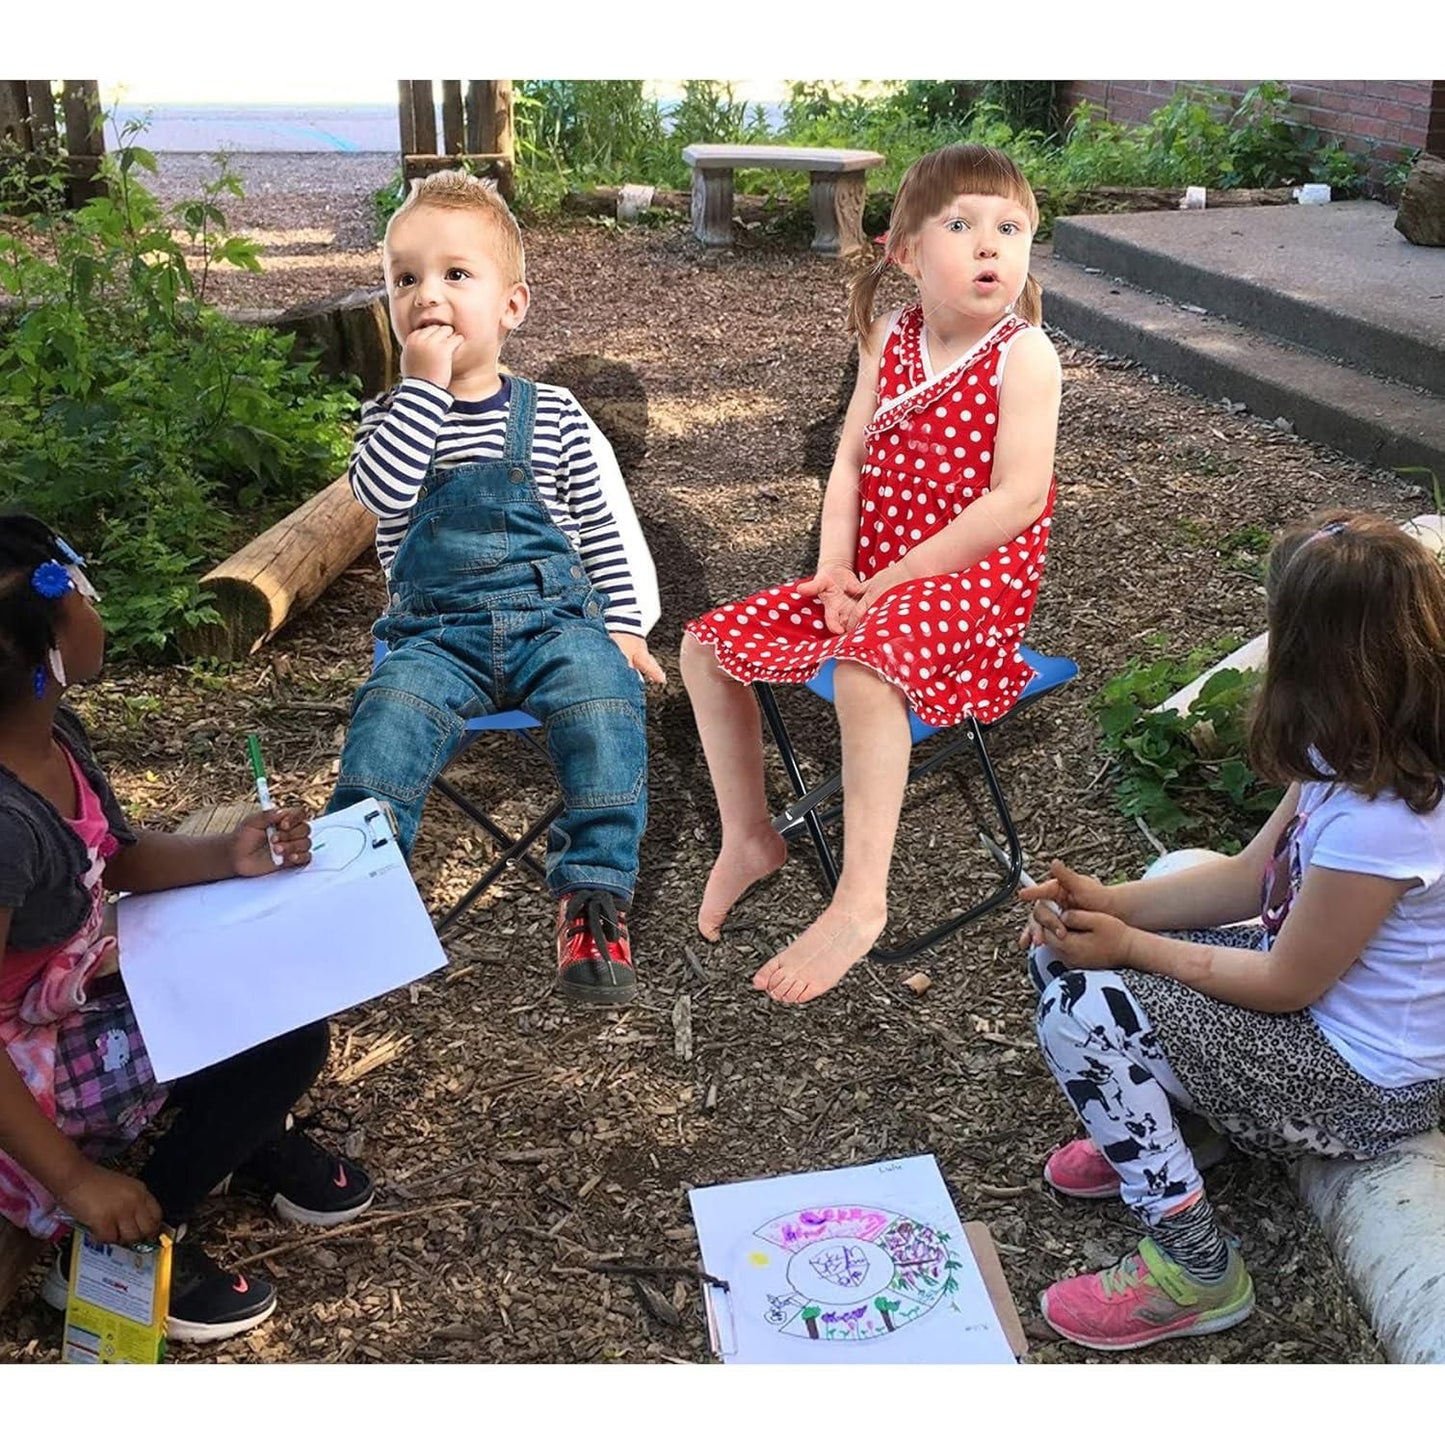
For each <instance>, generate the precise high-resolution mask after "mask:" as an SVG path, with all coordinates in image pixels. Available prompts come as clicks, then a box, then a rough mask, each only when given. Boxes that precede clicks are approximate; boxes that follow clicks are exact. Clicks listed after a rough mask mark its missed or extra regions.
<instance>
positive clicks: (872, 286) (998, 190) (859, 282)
mask: <svg viewBox="0 0 1445 1445" xmlns="http://www.w3.org/2000/svg"><path fill="white" fill-rule="evenodd" d="M963 195H974V196H1006V197H1008V199H1009V200H1012V201H1017V202H1018V204H1019V205H1020V206H1022V207H1023V209H1024V213H1025V214H1026V215H1027V216H1028V218H1029V231H1030V233H1032V232H1034V231H1037V230H1038V228H1039V203H1038V202H1037V201H1036V200H1035V199H1034V193H1033V190H1032V188H1031V187H1030V185H1029V183H1028V181H1027V180H1026V179H1025V178H1024V173H1023V172H1022V171H1021V170H1020V169H1019V168H1018V166H1017V165H1015V164H1014V162H1013V161H1011V160H1010V159H1009V158H1008V157H1007V156H1006V155H1005V154H1004V153H1003V152H1002V151H1001V150H998V149H997V148H996V147H994V146H985V145H962V144H960V145H948V146H942V147H940V148H939V149H938V150H936V151H929V153H928V154H927V155H926V156H919V158H918V159H917V160H916V161H914V162H913V164H912V165H911V166H909V167H908V170H907V171H906V172H905V174H904V176H903V179H902V180H901V181H900V182H899V183H898V192H897V194H896V195H895V196H894V197H893V210H892V211H891V212H890V213H889V217H888V237H887V244H886V245H885V246H884V248H883V254H882V255H881V256H880V257H879V258H878V260H876V261H875V262H873V264H872V265H870V266H867V267H866V268H864V269H863V270H861V271H858V272H856V273H855V274H854V275H853V277H852V279H851V280H850V282H849V283H848V332H849V334H850V335H853V336H857V337H859V338H860V339H862V338H864V337H866V336H867V335H868V329H869V327H870V326H871V325H872V322H873V298H874V296H875V295H876V293H877V291H878V286H879V283H880V282H881V281H882V280H883V278H884V276H886V275H887V274H888V268H889V266H891V265H894V264H896V263H897V261H898V259H899V257H900V256H901V254H902V252H903V248H904V247H905V246H906V245H907V244H908V243H909V242H910V241H912V240H914V239H915V238H916V237H917V236H918V235H919V233H920V232H921V231H922V230H923V227H924V224H925V223H926V222H927V221H928V219H929V217H931V216H936V215H937V214H938V213H939V212H940V211H941V210H942V209H943V208H944V207H945V206H946V205H948V204H949V203H950V202H951V201H952V200H953V198H954V197H955V196H963ZM1014 310H1015V312H1017V314H1018V315H1019V316H1021V317H1023V319H1024V320H1025V321H1027V322H1029V323H1030V324H1031V325H1034V326H1037V325H1038V324H1039V322H1040V321H1041V320H1042V318H1043V292H1042V290H1041V289H1040V287H1039V283H1038V282H1037V281H1035V280H1034V278H1033V277H1032V276H1029V277H1028V278H1027V279H1026V280H1025V281H1024V289H1023V291H1022V293H1021V294H1020V296H1019V298H1018V300H1017V301H1016V302H1015V303H1014Z"/></svg>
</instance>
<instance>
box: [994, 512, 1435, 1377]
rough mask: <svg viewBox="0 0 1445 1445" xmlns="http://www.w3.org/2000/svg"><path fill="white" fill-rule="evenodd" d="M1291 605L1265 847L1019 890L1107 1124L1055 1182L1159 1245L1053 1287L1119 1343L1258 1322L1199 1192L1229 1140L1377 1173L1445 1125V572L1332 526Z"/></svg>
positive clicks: (1054, 1312) (1258, 731) (1279, 636)
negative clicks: (1382, 1161)
mask: <svg viewBox="0 0 1445 1445" xmlns="http://www.w3.org/2000/svg"><path fill="white" fill-rule="evenodd" d="M1268 590H1269V593H1270V598H1269V661H1268V667H1267V670H1266V672H1265V676H1264V679H1263V682H1262V684H1261V687H1260V692H1259V697H1258V700H1257V704H1256V708H1255V713H1254V717H1253V721H1252V724H1251V735H1250V753H1251V756H1252V759H1253V762H1254V765H1255V768H1256V770H1257V771H1258V772H1259V773H1260V774H1261V775H1262V776H1264V777H1269V778H1273V779H1275V780H1277V781H1279V782H1287V783H1288V784H1289V789H1288V791H1287V792H1286V794H1285V796H1284V799H1283V801H1282V802H1281V803H1280V805H1279V807H1278V808H1277V809H1276V810H1275V812H1274V813H1273V815H1272V816H1271V817H1270V819H1269V821H1268V822H1267V823H1266V824H1265V825H1264V827H1263V828H1261V829H1260V831H1259V833H1258V834H1257V835H1256V836H1255V838H1254V840H1253V842H1251V843H1250V844H1249V846H1248V847H1247V848H1246V849H1245V850H1244V851H1243V852H1242V853H1240V854H1238V855H1237V856H1235V857H1233V858H1219V859H1217V860H1214V861H1211V862H1208V863H1204V864H1201V865H1199V866H1197V867H1194V868H1189V869H1186V870H1184V871H1182V872H1176V873H1172V874H1165V875H1162V876H1159V877H1155V878H1149V879H1145V880H1143V881H1141V882H1137V883H1125V884H1120V885H1118V886H1115V887H1106V886H1105V885H1104V884H1102V883H1100V882H1099V880H1098V879H1096V878H1089V877H1085V876H1083V875H1081V874H1078V873H1075V872H1073V871H1072V870H1070V869H1069V868H1066V867H1065V866H1064V865H1063V864H1062V863H1059V862H1055V863H1054V864H1053V866H1052V867H1051V869H1050V875H1051V876H1050V877H1049V878H1048V879H1047V880H1046V881H1045V882H1043V883H1041V884H1039V885H1038V886H1037V887H1035V888H1025V889H1023V890H1021V892H1020V895H1019V896H1020V897H1021V898H1023V899H1025V900H1028V901H1031V902H1033V904H1034V908H1033V915H1032V918H1031V919H1030V922H1029V924H1028V927H1027V928H1026V929H1025V933H1024V938H1023V940H1021V941H1023V942H1026V943H1028V944H1030V945H1032V949H1033V952H1032V956H1031V961H1030V969H1031V973H1032V974H1033V977H1034V982H1035V983H1036V985H1037V986H1038V987H1039V988H1040V990H1041V994H1042V997H1041V999H1040V1002H1039V1010H1038V1033H1039V1040H1040V1043H1041V1044H1042V1046H1043V1054H1044V1059H1045V1061H1046V1062H1047V1064H1048V1066H1049V1068H1050V1070H1051V1071H1052V1073H1053V1074H1054V1077H1055V1078H1056V1080H1057V1081H1058V1083H1059V1085H1060V1087H1061V1088H1062V1089H1063V1090H1064V1093H1065V1095H1066V1096H1067V1097H1068V1099H1069V1102H1070V1103H1071V1104H1072V1105H1073V1107H1074V1109H1075V1111H1076V1112H1077V1113H1078V1115H1079V1118H1080V1120H1081V1121H1082V1122H1083V1125H1084V1128H1085V1129H1086V1130H1087V1131H1088V1137H1087V1138H1085V1139H1079V1140H1075V1141H1074V1142H1073V1143H1071V1144H1066V1145H1064V1146H1063V1147H1062V1148H1060V1149H1058V1150H1056V1151H1055V1152H1054V1154H1053V1155H1052V1156H1051V1157H1050V1159H1049V1161H1048V1163H1047V1164H1046V1165H1045V1168H1044V1175H1045V1178H1047V1179H1048V1181H1049V1182H1050V1183H1051V1184H1053V1185H1054V1187H1055V1188H1056V1189H1059V1190H1060V1191H1062V1192H1063V1193H1065V1194H1072V1195H1076V1196H1079V1197H1083V1198H1105V1197H1112V1196H1122V1197H1123V1199H1124V1202H1125V1203H1127V1204H1128V1205H1130V1207H1131V1208H1132V1209H1133V1210H1134V1212H1135V1214H1136V1215H1137V1216H1138V1218H1139V1220H1140V1221H1141V1223H1142V1224H1143V1226H1144V1229H1145V1231H1146V1237H1145V1239H1144V1240H1143V1241H1142V1242H1141V1243H1140V1246H1139V1249H1138V1251H1137V1252H1136V1253H1134V1254H1131V1255H1128V1256H1126V1257H1125V1258H1124V1259H1122V1260H1121V1261H1120V1262H1119V1263H1118V1264H1116V1265H1114V1266H1112V1267H1111V1268H1109V1269H1106V1270H1102V1271H1100V1272H1099V1273H1097V1274H1090V1275H1078V1276H1074V1277H1073V1278H1070V1279H1066V1280H1061V1281H1059V1282H1058V1283H1056V1284H1054V1285H1051V1286H1050V1287H1049V1288H1048V1289H1047V1290H1046V1291H1044V1294H1043V1297H1042V1300H1041V1305H1042V1309H1043V1313H1044V1316H1045V1318H1046V1319H1047V1320H1048V1321H1049V1323H1050V1324H1051V1325H1052V1326H1053V1327H1054V1328H1055V1329H1056V1330H1057V1331H1058V1332H1059V1333H1060V1334H1062V1335H1064V1336H1065V1337H1066V1338H1068V1339H1071V1340H1074V1341H1076V1342H1078V1343H1079V1344H1083V1345H1090V1346H1093V1347H1095V1348H1098V1349H1108V1350H1122V1349H1131V1348H1135V1347H1137V1346H1140V1345H1146V1344H1151V1343H1153V1342H1154V1341H1157V1340H1163V1339H1169V1338H1172V1337H1174V1336H1177V1335H1201V1334H1210V1333H1213V1332H1214V1331H1216V1330H1222V1329H1227V1328H1228V1327H1229V1326H1230V1325H1233V1324H1236V1323H1238V1322H1239V1321H1240V1320H1242V1319H1244V1318H1245V1317H1246V1316H1247V1315H1248V1314H1249V1313H1250V1311H1251V1310H1252V1309H1253V1308H1254V1287H1253V1285H1252V1283H1251V1282H1250V1278H1249V1275H1248V1273H1247V1271H1246V1270H1245V1267H1244V1263H1243V1261H1242V1259H1241V1258H1240V1255H1239V1253H1238V1251H1237V1250H1236V1249H1235V1247H1234V1245H1233V1244H1232V1243H1230V1242H1229V1241H1228V1240H1226V1238H1225V1236H1224V1235H1223V1234H1222V1233H1221V1231H1220V1229H1219V1226H1218V1225H1217V1223H1216V1222H1215V1220H1214V1217H1213V1214H1212V1212H1211V1210H1210V1205H1209V1201H1208V1200H1207V1199H1206V1197H1205V1194H1204V1185H1203V1182H1202V1180H1201V1179H1200V1174H1199V1165H1200V1162H1201V1161H1202V1162H1205V1163H1207V1162H1209V1160H1208V1158H1207V1157H1205V1155H1206V1150H1207V1149H1211V1150H1212V1152H1214V1153H1215V1154H1216V1156H1217V1153H1218V1148H1217V1146H1218V1144H1219V1142H1220V1140H1219V1138H1218V1136H1219V1135H1222V1136H1224V1137H1225V1138H1227V1139H1228V1140H1229V1141H1231V1142H1233V1143H1235V1144H1237V1145H1239V1146H1240V1147H1241V1148H1243V1149H1245V1150H1247V1151H1250V1152H1253V1153H1262V1154H1274V1155H1279V1156H1288V1155H1291V1154H1301V1153H1310V1154H1318V1155H1327V1156H1336V1157H1346V1158H1354V1159H1367V1158H1370V1157H1372V1156H1374V1155H1377V1154H1380V1153H1383V1152H1384V1151H1385V1150H1387V1149H1390V1148H1392V1147H1393V1146H1395V1145H1397V1144H1398V1143H1399V1142H1400V1141H1401V1140H1403V1139H1406V1138H1408V1137H1409V1136H1410V1135H1412V1134H1418V1133H1422V1132H1424V1131H1426V1130H1429V1129H1433V1128H1435V1127H1436V1126H1437V1125H1438V1123H1439V1121H1440V1108H1441V1100H1442V1080H1445V807H1441V806H1440V802H1441V794H1442V774H1445V664H1442V659H1445V572H1442V568H1441V563H1440V560H1439V559H1438V558H1437V557H1435V556H1434V555H1433V554H1432V553H1431V552H1430V551H1428V550H1427V549H1426V548H1425V547H1424V546H1422V545H1421V543H1420V542H1419V541H1417V540H1415V539H1414V538H1413V537H1411V536H1409V535H1407V534H1406V533H1405V532H1403V531H1401V530H1400V528H1399V527H1397V526H1396V525H1395V524H1394V523H1393V522H1390V521H1389V520H1387V519H1386V518H1384V517H1377V516H1371V515H1365V514H1358V513H1354V514H1352V513H1333V514H1330V515H1328V516H1326V517H1325V518H1323V519H1322V520H1321V521H1320V522H1318V523H1317V524H1312V525H1310V526H1306V527H1302V528H1299V529H1296V530H1295V531H1293V532H1291V533H1289V534H1288V535H1286V536H1285V537H1284V538H1283V539H1282V540H1281V541H1280V543H1279V544H1278V546H1277V547H1276V548H1275V550H1274V552H1273V554H1272V555H1271V559H1270V574H1269V589H1268ZM1050 905H1056V906H1057V909H1058V910H1061V911H1055V908H1054V907H1052V906H1050ZM1256 910H1259V913H1260V923H1259V924H1258V925H1254V926H1236V927H1221V926H1220V925H1221V924H1223V923H1225V922H1227V921H1228V920H1232V919H1238V918H1244V917H1247V916H1249V915H1250V914H1252V913H1253V912H1255V911H1256ZM1181 1116H1182V1118H1181ZM1191 1116H1193V1117H1191ZM1201 1121H1207V1126H1212V1129H1213V1131H1217V1134H1213V1135H1211V1131H1210V1129H1209V1128H1208V1127H1205V1125H1204V1124H1202V1123H1201ZM1181 1122H1182V1124H1183V1126H1184V1129H1185V1130H1186V1131H1187V1133H1188V1135H1189V1137H1188V1138H1187V1139H1186V1137H1185V1136H1184V1135H1183V1134H1181ZM1201 1135H1203V1137H1201ZM1191 1143H1192V1144H1193V1145H1194V1147H1193V1149H1191V1147H1190V1144H1191Z"/></svg>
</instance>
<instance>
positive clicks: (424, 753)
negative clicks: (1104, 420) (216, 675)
mask: <svg viewBox="0 0 1445 1445" xmlns="http://www.w3.org/2000/svg"><path fill="white" fill-rule="evenodd" d="M383 260H384V266H385V272H386V284H387V292H388V296H389V301H390V307H391V321H392V326H393V328H394V330H395V331H396V335H397V339H398V340H399V341H400V342H401V344H402V355H401V372H402V378H403V379H402V382H401V384H400V385H399V386H398V387H396V388H395V389H394V390H392V391H390V392H388V393H387V394H386V395H385V396H383V397H380V398H378V399H377V400H376V401H374V402H371V403H368V405H367V407H366V408H365V409H364V411H363V414H362V421H361V425H360V427H359V428H358V431H357V437H356V445H355V448H354V450H353V452H352V457H351V465H350V468H349V475H350V479H351V487H352V491H353V492H354V493H355V494H356V497H357V499H358V500H359V501H360V502H361V503H362V504H363V505H364V506H365V507H367V508H368V509H369V510H371V511H373V512H375V513H376V514H377V517H378V522H377V552H378V555H379V556H380V558H381V562H382V566H383V567H384V568H385V570H386V573H387V579H388V593H389V605H388V607H387V610H386V612H385V613H384V614H383V616H382V617H381V619H380V621H378V622H377V624H376V627H375V629H374V630H375V634H376V636H377V637H378V638H379V639H380V640H381V641H383V642H384V643H386V645H387V652H386V655H385V656H384V657H383V659H382V660H381V662H380V663H379V664H378V666H377V668H376V670H375V672H373V673H372V675H371V677H370V678H369V679H368V680H367V681H366V682H365V683H363V684H362V686H361V687H360V688H359V689H358V690H357V693H356V698H355V701H354V703H353V705H352V715H351V726H350V729H349V731H348V733H347V736H346V744H345V747H344V748H343V749H342V753H341V771H340V777H339V778H338V780H337V785H336V791H335V793H334V794H333V795H332V798H331V803H330V808H331V809H332V810H335V809H337V808H342V807H346V806H348V805H349V804H351V803H354V802H357V801H358V800H359V799H361V798H364V797H367V796H374V797H377V798H381V799H384V800H385V801H387V802H388V803H390V805H391V807H392V809H393V811H394V812H395V815H396V821H397V829H398V834H399V841H400V843H401V847H402V850H403V851H404V852H405V853H407V854H408V855H409V854H410V851H411V847H412V844H413V842H414V841H415V838H416V832H417V827H418V825H419V823H420V821H421V812H422V807H423V804H424V803H425V800H426V796H427V792H428V791H429V789H430V788H431V785H432V783H433V781H434V780H435V778H436V776H437V774H438V773H440V772H441V770H442V768H443V767H444V766H445V765H446V763H447V761H448V760H449V759H450V758H451V756H452V754H453V753H454V752H455V751H456V749H457V747H458V745H459V744H460V742H461V738H462V733H463V729H464V724H465V722H466V720H467V719H468V718H472V717H477V716H483V715H486V714H488V713H493V712H502V711H507V710H509V709H513V708H520V709H524V710H525V711H527V712H529V713H531V714H532V715H533V716H534V717H536V718H537V719H538V720H539V721H540V722H541V723H542V724H543V726H544V728H545V729H546V734H547V748H548V752H549V753H550V754H551V757H552V762H553V765H554V766H555V768H556V770H557V777H558V781H559V783H560V784H561V788H562V795H563V800H564V803H565V811H564V812H563V814H562V816H561V817H560V818H559V819H558V820H557V822H556V823H555V824H554V825H553V827H552V830H551V833H550V835H549V838H548V852H547V883H548V887H549V888H550V889H551V891H552V893H553V895H554V896H555V897H557V898H558V899H559V900H560V906H559V909H558V918H557V966H558V981H559V989H560V991H561V992H562V993H563V994H565V995H567V996H568V997H571V998H574V999H580V1000H583V1001H586V1002H593V1003H599V1004H619V1003H626V1002H628V1001H630V1000H631V999H632V997H633V996H634V995H635V993H636V991H637V982H636V974H635V972H634V968H633V962H632V954H631V947H630V943H629V939H628V930H627V915H626V912H625V908H626V905H627V904H629V903H630V902H631V900H632V891H633V887H634V885H635V883H636V881H637V860H638V845H639V842H640V840H641V837H642V830H643V826H644V823H645V821H646V813H647V744H646V736H645V732H644V704H643V695H642V679H643V678H644V677H647V678H650V679H651V680H653V681H655V682H662V681H663V680H664V677H663V672H662V669H661V668H660V667H659V666H658V664H657V662H656V661H655V660H654V659H653V657H652V655H651V653H649V652H648V650H647V642H646V640H645V639H646V633H647V631H648V629H649V628H650V627H651V626H652V625H653V623H655V622H656V620H657V615H658V606H657V583H656V578H655V575H654V572H653V567H652V560H651V558H650V556H649V555H648V551H647V546H646V543H645V542H644V540H643V537H642V532H641V529H640V528H639V527H638V525H637V519H636V516H635V514H634V513H633V510H632V504H631V502H630V501H629V499H628V496H627V491H626V488H625V487H624V485H623V483H622V478H621V475H620V473H619V472H618V469H617V463H616V460H615V458H614V457H613V455H612V450H611V448H610V447H609V446H608V444H607V442H606V439H605V438H604V437H603V436H602V434H601V433H600V432H599V431H597V429H596V428H595V426H593V424H592V423H591V421H590V419H589V418H588V417H587V415H586V413H585V412H584V411H583V410H582V408H581V407H580V406H579V405H578V404H577V402H576V400H575V399H574V398H573V397H572V395H571V393H570V392H567V391H564V390H562V389H561V388H559V387H547V386H538V385H536V384H535V383H533V382H530V381H526V380H524V379H523V378H521V377H518V376H507V377H503V376H501V374H500V372H499V369H498V356H499V353H500V351H501V348H502V343H503V341H504V340H505V339H506V336H507V334H508V333H509V332H510V331H513V330H515V329H516V328H517V327H518V326H519V325H521V323H522V319H523V317H524V316H525V315H526V313H527V305H528V301H529V293H528V290H527V284H526V281H525V279H524V275H525V270H524V260H523V255H522V242H521V236H520V234H519V233H518V230H517V224H516V221H515V220H514V219H513V218H512V214H511V212H510V211H509V210H508V209H507V206H506V203H505V202H504V201H503V200H502V198H501V197H500V196H498V195H497V193H496V191H495V190H494V189H493V188H492V187H491V186H490V185H488V184H486V183H484V182H482V181H480V180H478V179H476V178H474V177H471V176H466V175H463V174H461V173H460V172H457V171H448V172H441V173H439V174H437V175H433V176H429V177H427V178H426V179H425V180H423V181H420V182H417V183H416V184H415V185H414V186H413V188H412V192H411V194H410V196H409V197H408V198H407V201H406V203H405V204H404V205H403V206H402V207H401V208H400V209H399V210H398V211H397V213H396V215H395V216H393V217H392V221H391V224H390V225H389V226H388V227H387V234H386V241H385V244H384V248H383Z"/></svg>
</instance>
